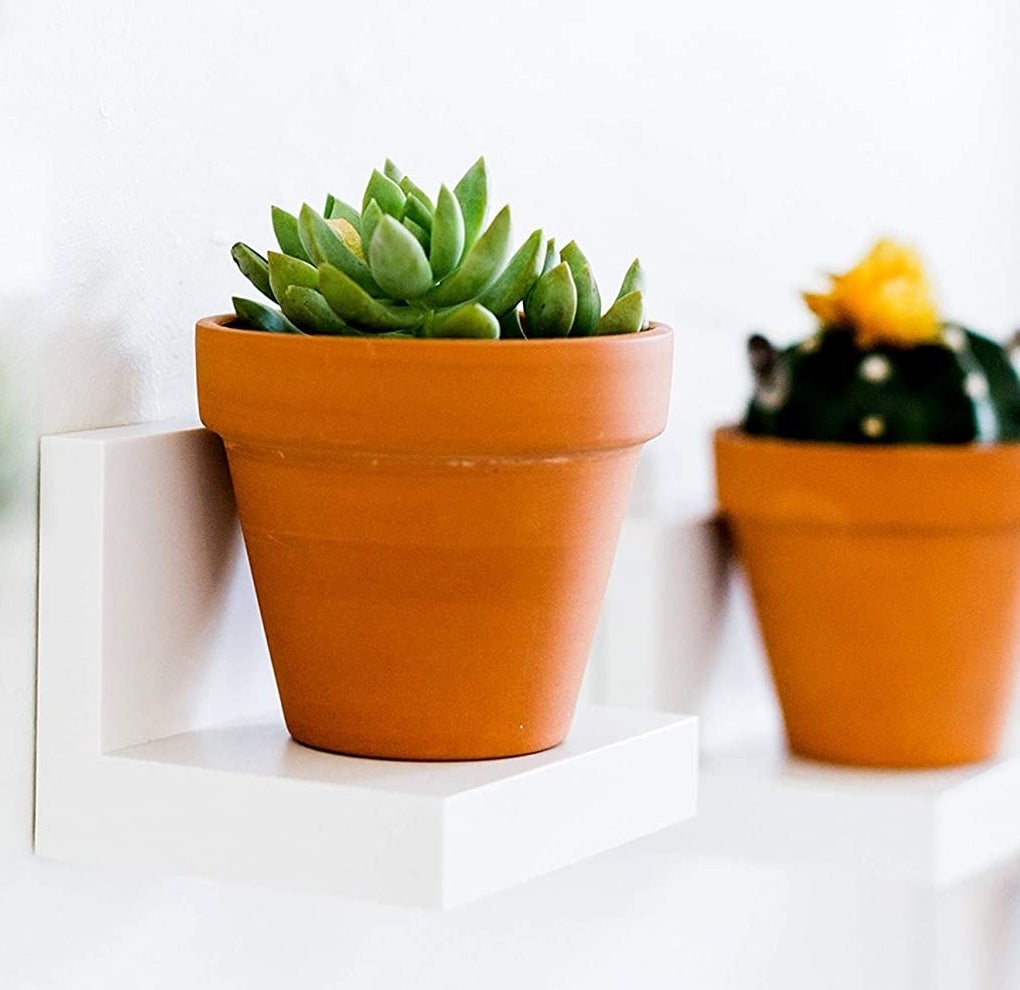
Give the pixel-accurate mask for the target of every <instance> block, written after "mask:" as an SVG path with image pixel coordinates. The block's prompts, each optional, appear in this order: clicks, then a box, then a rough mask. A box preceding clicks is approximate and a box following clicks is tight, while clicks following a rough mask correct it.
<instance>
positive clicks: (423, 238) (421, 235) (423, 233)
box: [400, 217, 431, 257]
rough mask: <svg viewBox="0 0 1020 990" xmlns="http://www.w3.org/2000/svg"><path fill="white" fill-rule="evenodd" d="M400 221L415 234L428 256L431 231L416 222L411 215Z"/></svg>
mask: <svg viewBox="0 0 1020 990" xmlns="http://www.w3.org/2000/svg"><path fill="white" fill-rule="evenodd" d="M400 222H401V223H402V224H403V225H404V227H405V228H406V229H407V230H409V231H410V232H411V233H412V234H413V235H414V238H415V240H416V241H417V242H418V243H419V244H420V245H421V249H422V250H423V251H424V252H425V255H426V257H427V256H428V253H429V247H430V244H431V241H430V238H429V232H428V231H427V230H426V229H425V228H424V227H422V226H419V225H418V224H416V223H415V222H414V221H413V220H412V219H411V218H410V217H404V219H403V220H401V221H400Z"/></svg>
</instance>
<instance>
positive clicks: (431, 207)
mask: <svg viewBox="0 0 1020 990" xmlns="http://www.w3.org/2000/svg"><path fill="white" fill-rule="evenodd" d="M400 188H401V190H402V191H403V193H404V195H405V196H407V198H408V199H410V198H411V197H412V196H415V197H416V198H417V199H418V200H419V201H421V202H422V203H424V204H425V207H426V208H427V209H428V211H429V213H430V214H431V213H435V212H436V207H435V204H434V203H433V202H432V199H431V198H430V197H429V194H428V193H427V192H425V191H424V190H423V189H421V188H420V187H419V186H416V185H415V184H414V183H413V182H412V181H411V180H410V179H409V178H408V177H407V176H406V175H405V176H404V177H403V178H402V179H401V180H400Z"/></svg>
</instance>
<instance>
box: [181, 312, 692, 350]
mask: <svg viewBox="0 0 1020 990" xmlns="http://www.w3.org/2000/svg"><path fill="white" fill-rule="evenodd" d="M236 319H237V314H236V313H220V314H218V315H215V316H203V317H201V318H200V319H199V320H198V321H197V322H196V324H195V327H196V329H202V330H205V331H210V332H214V333H224V334H231V335H251V336H252V337H269V338H272V339H274V340H281V339H287V340H290V339H293V340H294V341H301V342H302V343H301V344H300V346H302V347H307V346H309V342H310V341H318V342H319V343H315V344H312V345H311V346H313V347H334V348H336V347H348V348H351V347H379V346H384V347H393V348H398V347H405V348H411V347H419V346H421V344H423V343H427V344H428V346H429V347H430V348H435V349H438V348H443V349H448V348H451V347H455V348H466V347H492V346H493V345H494V344H497V343H498V344H499V346H500V347H504V348H505V347H516V348H520V347H521V346H524V345H526V346H527V348H528V349H529V350H536V351H537V350H539V349H541V350H550V349H556V350H559V349H561V348H563V347H565V346H566V347H573V348H577V349H581V348H586V349H593V348H600V347H606V346H611V347H619V346H625V343H624V342H630V341H635V340H657V339H660V338H662V337H670V336H672V334H673V330H672V328H671V327H670V326H669V325H668V324H666V323H661V322H659V321H658V320H650V321H649V323H648V328H647V329H646V330H641V331H639V332H638V333H617V334H606V335H604V336H601V337H536V338H530V339H526V340H516V339H515V340H507V339H501V338H497V339H495V340H489V339H485V340H479V339H475V338H466V337H431V338H429V339H428V340H424V339H422V338H420V337H382V336H379V337H375V336H364V337H345V336H332V335H330V334H302V335H298V334H278V333H267V332H266V331H264V330H246V329H244V328H242V327H232V326H229V325H228V324H229V323H230V322H232V321H233V320H236Z"/></svg>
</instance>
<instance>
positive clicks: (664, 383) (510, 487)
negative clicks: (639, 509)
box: [196, 317, 672, 760]
mask: <svg viewBox="0 0 1020 990" xmlns="http://www.w3.org/2000/svg"><path fill="white" fill-rule="evenodd" d="M231 319H232V318H231V317H215V318H211V319H205V320H202V321H200V322H199V324H198V327H197V339H196V346H197V366H198V394H199V409H200V413H201V417H202V421H203V422H204V423H205V424H206V426H208V427H209V429H211V430H213V431H214V432H216V433H218V434H219V435H220V436H221V437H222V438H223V440H224V444H225V447H226V450H227V456H228V460H229V464H230V473H231V478H232V480H233V485H234V490H235V494H236V496H237V504H238V513H239V515H240V519H241V527H242V531H243V533H244V539H245V544H246V547H247V550H248V557H249V560H250V563H251V568H252V575H253V577H254V581H255V588H256V592H257V595H258V600H259V607H260V610H261V612H262V618H263V624H264V626H265V630H266V638H267V640H268V643H269V651H270V654H271V656H272V660H273V668H274V672H275V674H276V681H277V685H278V687H279V691H280V698H281V701H282V704H283V710H284V715H285V718H286V721H287V727H288V729H289V730H290V732H291V734H292V735H293V736H294V738H295V739H297V740H298V741H299V742H303V743H306V744H308V745H310V746H315V747H318V748H321V749H326V750H331V751H335V752H343V753H352V754H358V755H365V756H381V757H393V758H400V759H420V760H451V759H476V758H487V757H497V756H511V755H517V754H521V753H530V752H535V751H538V750H542V749H547V748H549V747H551V746H555V745H556V744H557V743H559V742H561V741H562V740H563V738H564V736H565V735H566V733H567V730H568V728H569V726H570V722H571V719H572V716H573V710H574V706H575V704H576V700H577V694H578V691H579V688H580V683H581V678H582V675H583V672H584V667H585V663H586V661H587V657H588V653H589V651H590V648H591V643H592V639H593V637H594V632H595V626H596V622H597V619H598V613H599V608H600V605H601V600H602V595H603V592H604V589H605V584H606V581H607V578H608V574H609V568H610V565H611V562H612V558H613V553H614V550H615V546H616V541H617V537H618V535H619V530H620V526H621V522H622V518H623V514H624V511H625V508H626V504H627V498H628V494H629V490H630V485H631V481H632V478H633V474H634V469H635V466H636V463H637V458H638V454H639V452H640V449H641V446H642V444H643V443H644V442H645V441H646V440H649V439H651V438H652V437H654V436H656V435H657V434H658V433H660V432H661V431H662V429H663V427H664V426H665V422H666V412H667V405H668V400H669V386H670V374H671V368H672V360H671V354H672V332H671V331H670V330H669V328H667V327H663V326H658V327H655V328H653V329H651V330H649V331H646V332H644V333H641V334H633V335H628V336H619V337H602V338H585V339H576V340H571V339H566V340H522V341H514V340H502V341H491V340H490V341H483V340H425V341H421V340H399V339H382V340H376V339H372V338H363V337H299V336H292V335H288V334H271V333H262V332H255V331H247V330H237V329H231V328H230V327H229V326H227V324H228V323H229V322H230V320H231Z"/></svg>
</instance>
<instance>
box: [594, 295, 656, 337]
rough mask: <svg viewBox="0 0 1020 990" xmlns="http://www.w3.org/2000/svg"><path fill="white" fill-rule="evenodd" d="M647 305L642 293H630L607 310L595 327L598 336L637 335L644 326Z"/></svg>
mask: <svg viewBox="0 0 1020 990" xmlns="http://www.w3.org/2000/svg"><path fill="white" fill-rule="evenodd" d="M644 312H645V304H644V300H643V298H642V296H641V292H640V291H634V292H628V293H627V295H625V296H623V297H622V298H620V299H617V300H616V302H614V303H613V305H612V306H610V307H609V309H607V310H606V312H605V314H604V315H603V317H602V319H601V320H599V322H598V325H597V326H596V327H595V334H596V336H599V337H602V336H608V335H609V334H617V333H637V332H638V331H639V330H640V329H641V327H642V325H643V324H644Z"/></svg>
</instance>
